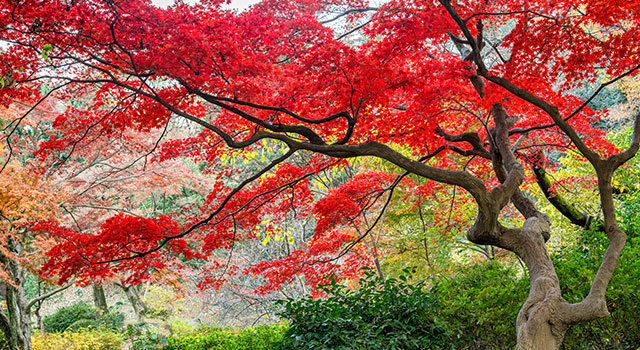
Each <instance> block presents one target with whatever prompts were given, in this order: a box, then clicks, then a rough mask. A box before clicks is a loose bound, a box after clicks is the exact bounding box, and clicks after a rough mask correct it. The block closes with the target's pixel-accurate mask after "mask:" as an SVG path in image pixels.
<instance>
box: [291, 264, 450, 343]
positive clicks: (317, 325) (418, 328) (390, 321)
mask: <svg viewBox="0 0 640 350" xmlns="http://www.w3.org/2000/svg"><path fill="white" fill-rule="evenodd" d="M406 272H408V271H406V270H405V273H406ZM322 288H323V290H324V291H325V292H326V293H327V297H326V298H323V299H311V298H307V299H302V300H288V301H286V302H285V303H284V309H283V311H282V312H281V316H283V317H284V318H286V319H288V320H289V322H290V328H289V331H288V332H287V334H286V335H285V338H284V340H283V344H282V345H283V349H315V350H321V349H354V350H355V349H407V350H409V349H450V348H452V344H450V343H449V342H448V338H449V335H448V334H447V333H446V331H445V329H444V328H443V327H441V326H440V324H438V323H437V322H436V321H435V319H434V315H433V312H432V306H433V298H432V297H431V295H429V294H428V292H427V291H426V289H425V288H424V287H423V286H421V285H412V284H409V283H407V278H406V277H405V276H400V277H399V278H398V279H388V280H387V281H385V282H381V281H380V280H379V279H378V278H376V277H375V276H374V274H373V273H370V272H367V273H366V277H365V278H364V279H363V280H362V281H361V283H360V287H359V288H358V289H357V290H353V291H352V290H348V289H347V288H345V287H344V286H342V285H340V284H337V283H335V281H334V282H333V283H330V284H328V285H325V286H323V287H322Z"/></svg>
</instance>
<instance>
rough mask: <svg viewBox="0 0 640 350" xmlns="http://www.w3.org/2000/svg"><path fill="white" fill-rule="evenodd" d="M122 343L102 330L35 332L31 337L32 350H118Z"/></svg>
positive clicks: (119, 336)
mask: <svg viewBox="0 0 640 350" xmlns="http://www.w3.org/2000/svg"><path fill="white" fill-rule="evenodd" d="M123 341H124V339H123V337H122V336H121V335H119V334H116V333H112V332H108V331H102V330H82V331H79V332H68V333H67V332H65V333H40V332H36V333H35V334H33V336H32V337H31V343H32V349H33V350H120V348H121V347H120V344H121V343H122V342H123Z"/></svg>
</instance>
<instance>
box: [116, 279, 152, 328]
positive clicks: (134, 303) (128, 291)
mask: <svg viewBox="0 0 640 350" xmlns="http://www.w3.org/2000/svg"><path fill="white" fill-rule="evenodd" d="M118 286H120V288H122V290H123V291H124V294H125V295H126V296H127V299H128V300H129V303H130V304H131V307H133V312H135V314H136V319H137V320H138V322H143V321H144V312H145V310H146V305H145V304H144V302H143V301H142V299H141V298H140V291H139V290H138V288H139V287H140V285H137V286H130V285H123V284H118Z"/></svg>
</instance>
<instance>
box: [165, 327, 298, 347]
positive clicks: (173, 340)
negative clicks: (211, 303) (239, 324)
mask: <svg viewBox="0 0 640 350" xmlns="http://www.w3.org/2000/svg"><path fill="white" fill-rule="evenodd" d="M286 330H287V326H285V325H281V324H276V325H272V326H257V327H252V328H245V329H240V330H220V329H217V328H199V332H197V333H195V334H191V335H184V336H180V335H176V336H171V337H169V345H168V346H166V347H165V348H164V349H165V350H246V349H251V350H274V349H278V348H279V343H280V342H281V341H282V338H283V335H284V333H285V332H286Z"/></svg>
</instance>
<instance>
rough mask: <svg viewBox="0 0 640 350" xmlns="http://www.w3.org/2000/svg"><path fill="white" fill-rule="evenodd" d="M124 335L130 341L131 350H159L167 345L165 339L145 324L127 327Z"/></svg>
mask: <svg viewBox="0 0 640 350" xmlns="http://www.w3.org/2000/svg"><path fill="white" fill-rule="evenodd" d="M125 334H126V335H127V338H129V340H130V341H131V350H152V349H160V348H162V347H163V346H164V345H167V337H165V336H163V335H161V334H159V333H158V332H157V330H156V329H155V328H154V327H149V326H148V325H147V324H145V323H137V324H134V325H131V324H130V325H127V331H126V332H125Z"/></svg>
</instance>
